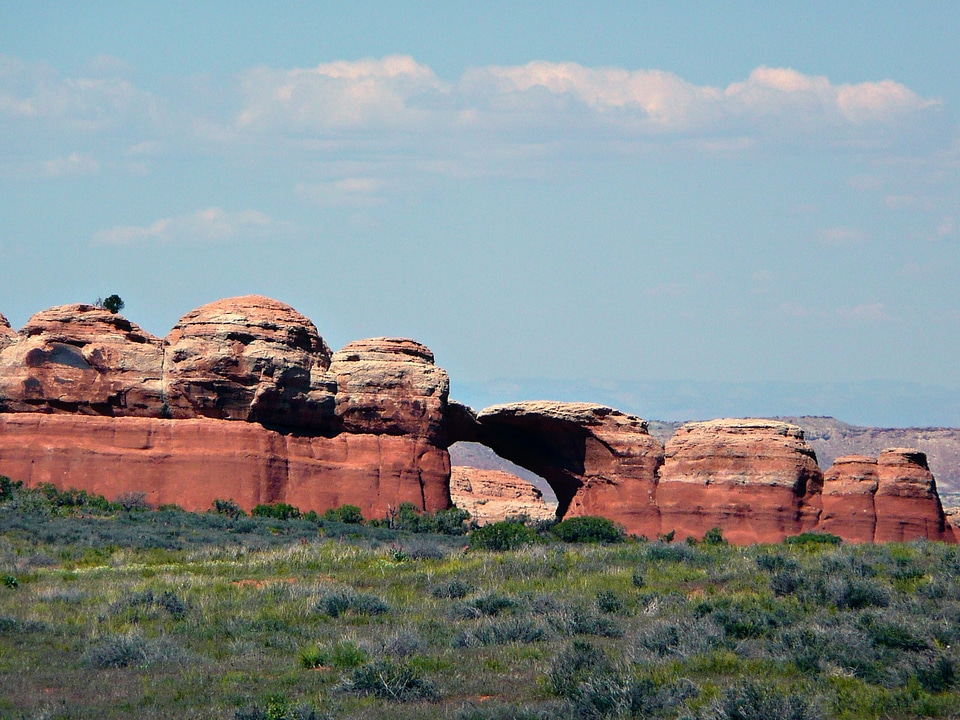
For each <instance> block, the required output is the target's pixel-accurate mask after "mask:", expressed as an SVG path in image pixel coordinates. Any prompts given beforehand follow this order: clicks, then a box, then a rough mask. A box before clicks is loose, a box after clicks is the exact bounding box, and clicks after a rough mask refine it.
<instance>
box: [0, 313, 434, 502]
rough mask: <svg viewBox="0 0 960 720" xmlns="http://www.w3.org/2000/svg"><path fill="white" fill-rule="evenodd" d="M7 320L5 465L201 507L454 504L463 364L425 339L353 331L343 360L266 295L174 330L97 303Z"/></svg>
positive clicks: (2, 338) (38, 476)
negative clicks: (454, 423) (452, 444)
mask: <svg viewBox="0 0 960 720" xmlns="http://www.w3.org/2000/svg"><path fill="white" fill-rule="evenodd" d="M5 329H6V330H9V324H7V323H6V322H5V321H4V323H3V324H2V325H0V413H3V414H0V419H2V420H3V429H2V432H0V473H4V474H6V475H9V476H11V477H14V478H16V479H21V480H25V481H26V482H27V483H32V482H47V481H49V482H53V483H54V484H55V485H57V486H58V487H76V488H82V489H87V490H91V491H94V492H102V491H103V492H106V494H107V496H108V497H112V496H113V495H114V494H116V493H120V492H145V493H147V495H148V497H151V498H153V497H154V496H156V497H158V498H161V499H160V500H158V501H159V502H177V503H178V504H181V505H184V506H186V507H190V508H191V509H206V508H207V507H209V505H210V502H211V501H212V499H213V498H223V499H231V493H234V492H236V493H237V496H236V497H233V498H232V499H234V500H235V501H236V502H238V503H240V505H241V507H244V508H245V509H250V508H251V507H252V506H253V505H255V504H257V503H258V502H289V503H291V504H296V505H298V506H300V507H301V508H302V509H303V510H307V509H315V510H325V509H327V508H329V507H336V506H338V505H341V504H345V503H349V504H352V505H357V506H359V507H360V508H361V509H362V510H364V513H365V514H366V515H367V516H368V517H379V516H382V515H383V514H385V513H386V511H387V509H388V507H396V506H397V505H399V503H401V502H412V503H413V504H414V505H415V506H417V507H419V508H421V509H424V510H430V511H435V510H440V509H444V508H447V507H449V506H450V497H449V489H448V480H449V473H450V464H449V455H448V453H447V450H446V446H445V445H444V444H443V443H442V442H441V439H442V435H443V417H444V411H445V406H446V401H447V393H448V389H449V380H448V378H447V374H446V373H445V372H444V371H443V370H442V369H441V368H438V367H436V366H435V365H434V364H433V354H432V353H431V352H430V351H429V350H428V349H427V348H425V347H424V346H422V345H420V344H418V343H415V342H413V341H411V340H403V339H391V338H375V339H373V340H367V341H360V342H358V343H352V344H351V345H350V346H348V347H347V348H345V349H344V351H342V352H341V353H340V354H338V356H337V357H336V362H332V360H334V358H332V355H331V352H330V349H329V348H328V347H327V345H326V343H325V342H324V341H323V338H321V337H320V335H319V333H318V332H317V329H316V327H315V326H314V325H313V323H312V322H311V321H310V320H309V319H307V318H306V317H304V316H303V315H301V314H300V313H298V312H297V311H296V310H294V309H293V308H291V307H290V306H288V305H285V304H283V303H280V302H277V301H275V300H271V299H269V298H265V297H261V296H256V295H253V296H246V297H240V298H230V299H227V300H220V301H218V302H215V303H210V304H209V305H205V306H203V307H201V308H198V309H197V310H194V311H192V312H190V313H187V314H186V315H184V316H183V318H181V320H180V321H179V322H178V323H177V325H176V326H175V327H174V328H173V330H172V331H171V332H170V333H169V335H168V336H167V338H166V339H164V340H160V339H158V338H155V337H153V336H151V335H149V334H147V333H145V332H143V331H142V330H141V329H140V328H138V327H137V326H136V325H134V324H132V323H130V322H129V321H128V320H126V319H125V318H123V317H122V316H121V315H116V314H113V313H110V312H109V311H107V310H104V309H102V308H97V307H94V306H91V305H65V306H61V307H57V308H53V309H51V310H48V311H45V312H42V313H38V314H37V315H35V316H34V317H33V318H31V319H30V321H29V322H28V323H27V325H26V326H24V328H23V329H21V330H20V332H19V333H15V334H13V333H12V330H10V331H9V332H7V331H5ZM338 378H339V380H340V381H341V382H342V385H341V384H339V383H338ZM19 413H26V414H29V417H28V416H27V415H21V414H19ZM51 414H69V415H74V416H75V415H100V416H103V418H101V419H97V418H78V417H73V418H64V419H63V420H62V421H61V420H60V419H54V418H53V417H49V416H50V415H51ZM131 418H139V419H141V420H142V422H141V423H140V424H138V425H131V424H130V423H129V422H124V423H120V422H114V421H116V420H121V419H131ZM199 419H204V422H203V423H200V424H197V422H194V421H197V420H199ZM68 420H69V421H68ZM188 421H189V422H188ZM138 433H139V435H138ZM140 436H144V437H146V438H147V439H146V440H143V441H139V440H130V439H129V438H130V437H140ZM118 443H119V444H118ZM28 458H29V462H27V460H28ZM120 458H123V462H120ZM175 487H180V488H181V490H182V492H181V494H180V495H176V497H174V495H175V493H173V491H172V490H171V488H175ZM98 488H105V489H106V490H100V489H98ZM157 488H160V489H159V490H158V489H157ZM163 488H166V490H164V489H163Z"/></svg>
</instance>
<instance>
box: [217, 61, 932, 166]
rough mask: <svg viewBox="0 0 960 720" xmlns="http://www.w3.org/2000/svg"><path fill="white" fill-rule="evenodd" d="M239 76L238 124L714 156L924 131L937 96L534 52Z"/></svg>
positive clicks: (295, 131)
mask: <svg viewBox="0 0 960 720" xmlns="http://www.w3.org/2000/svg"><path fill="white" fill-rule="evenodd" d="M241 85H242V88H243V91H242V92H243V101H244V107H243V109H242V110H241V111H240V112H239V113H238V115H237V116H236V122H235V130H238V131H240V132H249V131H258V132H269V131H277V132H281V133H285V134H288V135H295V136H302V137H317V136H319V137H326V138H335V139H340V140H346V139H348V138H350V139H352V140H355V141H363V140H367V139H369V138H368V137H366V136H364V135H362V134H361V132H360V131H363V130H367V129H377V130H384V129H392V130H402V131H404V132H407V133H410V134H413V135H420V136H423V137H426V138H433V137H434V136H436V135H437V133H442V134H444V135H450V134H452V135H454V136H462V137H473V135H472V133H474V132H482V133H489V132H490V131H495V132H496V133H499V134H503V133H507V134H509V133H520V134H521V135H520V137H521V139H526V140H528V141H529V140H534V138H535V140H534V141H535V142H541V143H542V142H544V141H549V140H550V139H551V138H556V137H560V138H563V139H564V140H567V141H569V140H575V141H582V140H595V139H596V138H597V137H598V133H597V130H598V129H604V132H605V133H606V135H605V136H604V137H606V138H607V139H608V140H618V141H622V140H624V139H630V138H647V139H656V138H664V137H665V138H675V139H676V140H679V141H683V142H686V143H691V142H692V143H695V146H696V147H698V148H699V149H700V150H701V151H704V152H713V153H717V152H722V153H729V152H743V151H745V150H749V149H750V148H752V147H754V146H755V145H756V142H757V140H760V139H766V140H769V139H774V140H776V141H778V142H797V141H803V142H807V143H822V144H825V145H827V146H833V145H843V144H853V145H857V146H860V145H863V144H865V143H866V144H870V143H877V142H881V143H882V142H887V141H890V137H889V136H890V135H891V133H892V134H893V135H896V133H900V132H903V131H904V127H906V128H907V132H908V133H909V132H910V131H911V130H912V131H913V132H914V133H915V134H917V135H918V136H923V132H922V130H921V128H922V127H923V125H924V123H925V122H926V114H925V113H928V112H929V111H931V110H933V109H935V108H937V106H938V105H939V104H940V101H939V100H938V99H935V98H934V99H929V98H921V97H920V96H918V95H917V94H916V93H914V92H913V91H912V90H910V89H909V88H907V87H905V86H904V85H902V84H900V83H897V82H894V81H892V80H881V81H878V82H867V83H860V84H856V85H851V84H839V85H837V84H833V83H831V82H830V80H829V79H828V78H826V77H822V76H810V75H804V74H803V73H800V72H798V71H796V70H793V69H790V68H768V67H759V68H757V69H755V70H754V71H753V72H751V73H750V75H749V76H748V77H747V79H746V80H744V81H740V82H734V83H731V84H729V85H728V86H726V87H723V88H721V87H712V86H707V85H696V84H694V83H691V82H689V81H687V80H684V79H683V78H681V77H679V76H678V75H676V74H674V73H671V72H666V71H662V70H626V69H623V68H590V67H585V66H583V65H579V64H577V63H571V62H560V63H557V62H545V61H536V62H531V63H527V64H526V65H516V66H487V67H479V68H473V69H470V70H468V71H466V72H465V73H464V74H463V75H462V76H461V77H460V78H459V79H458V80H457V81H456V82H453V83H445V82H443V81H441V80H439V79H438V78H437V77H436V75H435V74H434V73H433V71H432V70H431V69H430V68H428V67H426V66H424V65H421V64H419V63H417V62H416V61H415V60H414V59H413V58H410V57H406V56H388V57H385V58H383V59H379V60H377V59H370V58H368V59H364V60H359V61H355V62H348V61H341V62H335V63H329V64H325V65H319V66H317V67H316V68H309V69H292V70H274V69H270V68H257V69H255V70H250V71H248V72H246V73H244V74H243V76H242V78H241ZM348 133H353V135H352V136H350V135H349V134H348ZM610 133H612V135H610ZM524 134H526V136H524Z"/></svg>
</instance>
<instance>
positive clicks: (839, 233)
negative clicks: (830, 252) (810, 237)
mask: <svg viewBox="0 0 960 720" xmlns="http://www.w3.org/2000/svg"><path fill="white" fill-rule="evenodd" d="M817 235H818V236H819V237H820V240H821V241H823V242H825V243H827V244H829V245H859V244H861V243H864V242H866V241H867V239H868V236H867V234H866V233H865V232H863V231H862V230H858V229H857V228H851V227H831V228H824V229H822V230H820V231H819V232H818V233H817Z"/></svg>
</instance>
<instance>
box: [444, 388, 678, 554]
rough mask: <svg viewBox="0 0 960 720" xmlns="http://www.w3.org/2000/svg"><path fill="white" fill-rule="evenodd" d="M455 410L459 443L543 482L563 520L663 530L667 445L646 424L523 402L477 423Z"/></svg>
mask: <svg viewBox="0 0 960 720" xmlns="http://www.w3.org/2000/svg"><path fill="white" fill-rule="evenodd" d="M452 409H454V410H455V412H456V413H458V414H457V416H456V417H455V418H452V419H451V430H450V432H451V435H454V434H455V435H456V437H455V438H454V439H457V440H468V441H473V440H475V441H478V442H482V443H484V444H485V445H487V446H489V447H491V448H492V449H493V450H494V451H495V452H496V453H497V454H498V455H500V456H502V457H504V458H507V459H508V460H510V461H511V462H514V463H516V464H517V465H521V466H522V467H525V468H527V469H528V470H530V471H532V472H534V473H536V474H537V475H539V476H541V477H543V478H545V479H546V480H547V482H549V483H550V486H551V487H552V488H553V489H554V492H555V493H556V495H557V501H558V503H559V506H558V508H557V516H558V517H572V516H576V515H605V516H606V517H609V518H611V519H613V520H616V521H617V522H619V523H621V524H622V525H623V526H624V527H625V528H626V529H627V531H628V532H631V533H636V534H638V535H639V534H646V535H648V536H650V537H653V536H654V535H656V533H657V532H658V531H659V529H660V520H659V513H658V511H657V505H656V501H655V491H656V473H657V468H659V466H660V464H661V463H662V462H663V446H662V445H661V444H660V442H659V441H658V440H657V439H655V438H653V437H651V436H650V435H649V434H648V433H647V428H646V423H645V422H644V421H643V420H641V419H640V418H638V417H635V416H633V415H627V414H625V413H622V412H620V411H618V410H614V409H613V408H608V407H604V406H602V405H594V404H591V403H560V402H522V403H512V404H508V405H495V406H493V407H490V408H487V409H485V410H483V411H482V412H480V413H479V414H478V415H476V417H475V418H473V419H472V424H471V418H469V417H466V416H465V413H464V411H463V408H462V407H460V408H452ZM454 427H455V428H456V430H454V429H452V428H454Z"/></svg>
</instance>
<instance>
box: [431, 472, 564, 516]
mask: <svg viewBox="0 0 960 720" xmlns="http://www.w3.org/2000/svg"><path fill="white" fill-rule="evenodd" d="M450 498H451V500H452V501H453V504H454V505H456V506H457V507H458V508H460V509H461V510H466V511H467V512H469V513H470V517H471V518H472V519H473V520H474V521H475V522H476V523H477V524H478V525H486V524H488V523H492V522H499V521H501V520H505V519H507V518H508V517H517V516H519V515H526V516H527V517H529V518H530V519H531V520H552V519H554V518H555V517H556V510H557V509H556V505H553V506H550V505H547V503H546V502H544V499H543V493H541V492H540V491H539V490H538V489H537V488H536V487H534V486H533V485H531V484H530V483H529V482H527V481H526V480H523V479H521V478H519V477H517V476H516V475H511V474H510V473H505V472H502V471H500V470H481V469H479V468H471V467H463V466H453V467H452V468H451V472H450Z"/></svg>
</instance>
